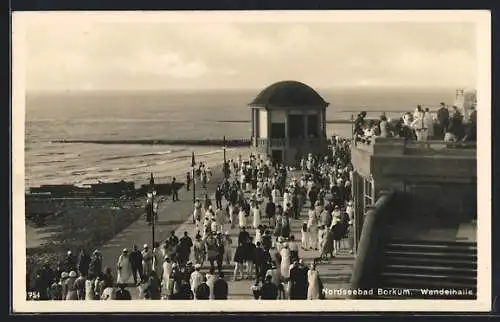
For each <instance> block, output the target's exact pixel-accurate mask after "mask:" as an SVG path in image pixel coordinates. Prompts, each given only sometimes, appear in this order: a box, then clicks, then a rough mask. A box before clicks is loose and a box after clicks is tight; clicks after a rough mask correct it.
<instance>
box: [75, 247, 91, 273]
mask: <svg viewBox="0 0 500 322" xmlns="http://www.w3.org/2000/svg"><path fill="white" fill-rule="evenodd" d="M89 265H90V256H89V255H88V254H87V252H86V251H85V250H84V249H82V250H81V251H80V255H79V256H78V272H79V273H81V274H83V276H87V274H88V272H89Z"/></svg>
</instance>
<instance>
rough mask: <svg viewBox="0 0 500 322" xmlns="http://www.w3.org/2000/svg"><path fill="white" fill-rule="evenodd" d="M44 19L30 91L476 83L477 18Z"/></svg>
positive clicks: (29, 36) (38, 22)
mask: <svg viewBox="0 0 500 322" xmlns="http://www.w3.org/2000/svg"><path fill="white" fill-rule="evenodd" d="M45 18H46V19H34V20H33V21H32V22H30V23H26V25H25V26H24V29H23V30H24V33H25V38H24V39H25V46H24V48H23V49H24V51H23V54H24V62H25V68H26V71H25V72H26V88H27V90H32V91H59V90H93V89H112V90H120V89H139V90H142V89H226V88H262V87H264V86H266V85H268V84H271V83H274V82H276V81H280V80H297V81H302V82H305V83H307V84H309V85H311V86H313V87H316V88H330V87H352V86H374V87H377V86H396V87H412V86H417V87H475V84H476V70H477V65H476V63H477V61H476V55H477V54H476V26H475V25H474V24H473V23H470V22H384V21H377V22H327V21H317V22H310V21H309V22H308V21H297V22H294V21H289V20H288V21H283V22H261V23H255V22H248V21H241V22H238V21H237V20H234V21H222V22H217V21H216V20H213V19H212V20H210V21H200V20H197V19H190V20H184V21H180V20H175V21H169V20H168V19H163V20H161V21H158V20H154V21H147V20H144V19H143V20H141V21H132V20H130V21H126V20H124V19H121V20H117V21H113V20H109V21H106V19H100V20H92V19H90V18H88V19H85V16H84V14H83V13H82V15H81V16H79V19H51V17H50V15H47V17H45ZM14 32H15V29H14ZM14 51H15V48H14Z"/></svg>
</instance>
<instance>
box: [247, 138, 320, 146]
mask: <svg viewBox="0 0 500 322" xmlns="http://www.w3.org/2000/svg"><path fill="white" fill-rule="evenodd" d="M256 141H257V146H269V147H277V148H280V147H287V146H308V145H318V144H326V143H327V142H328V141H327V139H326V138H321V137H320V138H308V139H265V138H257V139H256Z"/></svg>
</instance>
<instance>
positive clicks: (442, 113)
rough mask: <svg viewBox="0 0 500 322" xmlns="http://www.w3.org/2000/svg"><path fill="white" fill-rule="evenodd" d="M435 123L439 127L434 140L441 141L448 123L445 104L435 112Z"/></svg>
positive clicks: (448, 115) (447, 112)
mask: <svg viewBox="0 0 500 322" xmlns="http://www.w3.org/2000/svg"><path fill="white" fill-rule="evenodd" d="M436 118H437V122H438V125H439V130H440V131H439V133H435V134H436V139H439V140H442V139H444V136H445V134H446V130H447V129H448V125H449V123H450V112H449V111H448V108H447V107H446V104H444V103H441V104H440V107H439V109H438V111H437V115H436Z"/></svg>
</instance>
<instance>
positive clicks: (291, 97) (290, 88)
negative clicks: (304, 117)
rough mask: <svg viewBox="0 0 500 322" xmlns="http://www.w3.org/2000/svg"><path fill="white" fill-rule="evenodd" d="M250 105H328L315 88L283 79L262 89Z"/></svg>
mask: <svg viewBox="0 0 500 322" xmlns="http://www.w3.org/2000/svg"><path fill="white" fill-rule="evenodd" d="M248 105H249V106H250V107H264V108H293V107H313V106H315V107H327V106H328V105H329V103H327V102H326V101H325V100H324V99H323V98H322V97H321V96H320V95H319V94H318V93H317V92H316V91H315V90H314V89H313V88H311V87H310V86H308V85H306V84H304V83H301V82H297V81H290V80H289V81H281V82H277V83H274V84H272V85H270V86H268V87H266V88H265V89H264V90H262V91H261V92H260V93H259V95H257V97H255V99H254V100H253V101H252V102H251V103H250V104H248Z"/></svg>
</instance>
